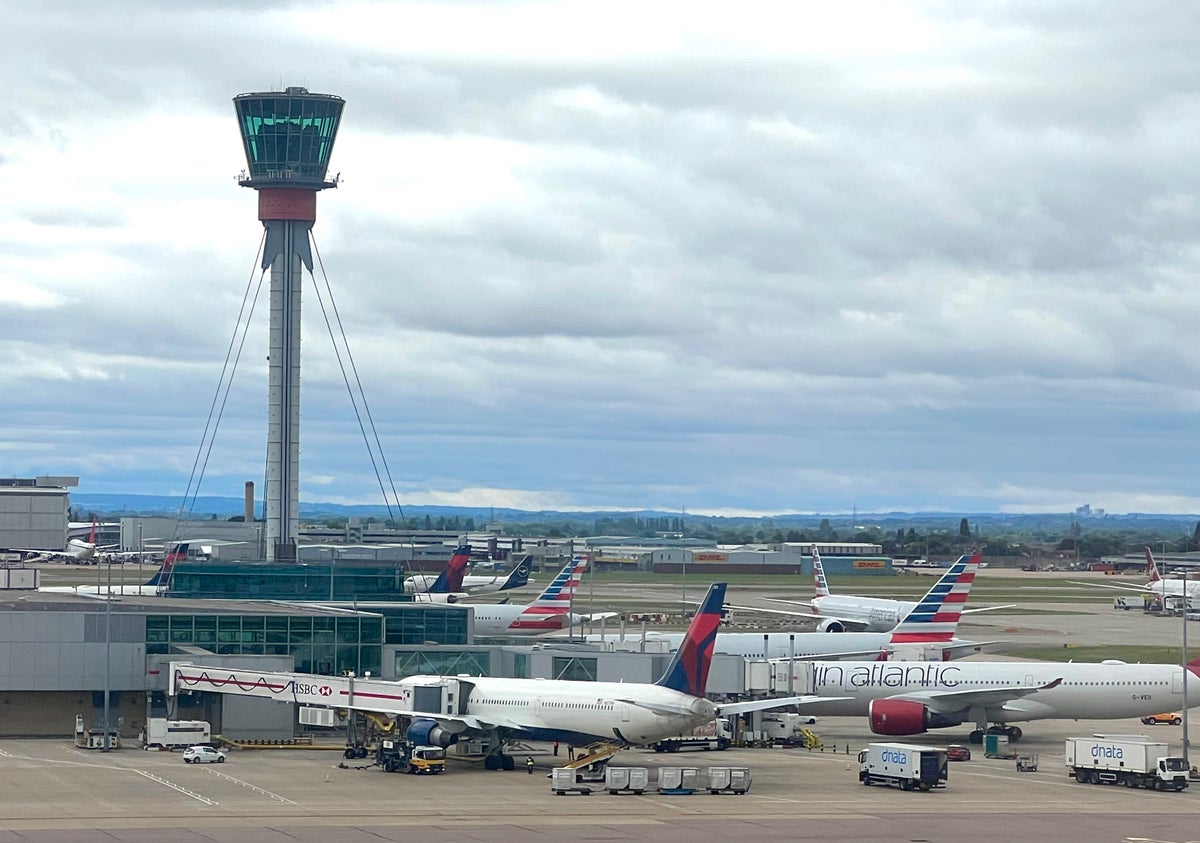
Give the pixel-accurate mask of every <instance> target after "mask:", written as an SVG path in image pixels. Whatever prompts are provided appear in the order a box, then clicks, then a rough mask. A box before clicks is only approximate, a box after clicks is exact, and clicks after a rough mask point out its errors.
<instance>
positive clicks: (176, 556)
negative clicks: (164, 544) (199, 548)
mask: <svg viewBox="0 0 1200 843" xmlns="http://www.w3.org/2000/svg"><path fill="white" fill-rule="evenodd" d="M187 555H188V543H187V542H176V543H175V544H173V545H171V546H170V547H169V548H168V549H167V550H165V551H164V552H163V563H162V567H161V568H159V569H158V570H157V571H156V572H155V573H154V576H152V577H151V578H150V579H148V580H146V582H145V583H144V584H145V585H161V586H163V587H164V588H165V587H166V586H167V585H168V583H170V581H171V571H172V569H174V567H175V563H176V562H186V561H187Z"/></svg>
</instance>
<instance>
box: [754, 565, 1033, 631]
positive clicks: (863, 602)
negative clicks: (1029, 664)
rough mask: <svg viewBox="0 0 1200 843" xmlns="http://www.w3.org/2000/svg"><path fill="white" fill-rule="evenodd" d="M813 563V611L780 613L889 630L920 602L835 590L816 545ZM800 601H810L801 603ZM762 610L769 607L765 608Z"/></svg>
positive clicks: (842, 626) (829, 627)
mask: <svg viewBox="0 0 1200 843" xmlns="http://www.w3.org/2000/svg"><path fill="white" fill-rule="evenodd" d="M960 561H961V560H960ZM812 563H813V581H814V583H815V585H816V592H815V594H814V595H813V599H812V601H811V602H810V603H808V604H807V605H810V606H811V607H812V612H811V613H810V612H798V611H795V610H792V611H788V612H780V614H792V615H800V616H801V617H809V618H820V619H821V620H820V622H819V623H818V624H817V630H818V631H819V632H845V631H846V630H848V629H853V630H860V631H861V630H866V631H868V632H887V631H889V630H892V629H894V628H895V627H896V624H898V623H899V622H900V619H901V618H903V617H904V616H905V615H907V614H908V613H909V612H911V611H912V610H913V609H914V608H915V607H916V606H917V604H916V603H913V602H910V601H907V600H891V599H889V598H886V597H855V596H851V595H842V594H831V593H830V591H829V583H828V581H827V580H826V579H825V568H824V566H822V565H821V554H820V553H818V552H817V548H816V545H814V546H813V552H812ZM767 599H768V600H774V601H775V602H778V603H791V604H795V603H796V601H794V600H781V599H779V598H776V597H768V598H767ZM798 605H806V604H803V603H801V604H798ZM1010 605H1011V604H1010ZM1007 608H1009V606H1008V605H1005V606H985V607H982V608H978V609H963V610H962V613H963V614H964V615H969V614H972V613H973V612H989V611H994V610H996V609H1007ZM760 611H768V610H765V609H764V610H760Z"/></svg>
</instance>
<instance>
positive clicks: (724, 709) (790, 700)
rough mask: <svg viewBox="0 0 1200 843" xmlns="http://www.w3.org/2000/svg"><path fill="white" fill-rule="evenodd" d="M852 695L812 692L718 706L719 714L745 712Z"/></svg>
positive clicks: (847, 698)
mask: <svg viewBox="0 0 1200 843" xmlns="http://www.w3.org/2000/svg"><path fill="white" fill-rule="evenodd" d="M849 699H853V698H852V697H818V696H813V695H811V694H808V695H805V696H803V697H773V698H771V699H768V700H750V701H749V702H740V703H726V704H725V705H719V706H717V716H718V717H724V716H725V715H727V714H745V713H746V712H748V711H766V710H767V709H770V708H782V707H783V706H785V705H808V704H810V703H821V702H838V701H840V700H849Z"/></svg>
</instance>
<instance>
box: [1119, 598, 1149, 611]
mask: <svg viewBox="0 0 1200 843" xmlns="http://www.w3.org/2000/svg"><path fill="white" fill-rule="evenodd" d="M1145 607H1146V598H1144V597H1142V596H1141V595H1140V594H1139V595H1135V594H1120V595H1117V596H1116V597H1114V598H1113V608H1114V609H1124V610H1125V611H1129V610H1130V609H1144V608H1145Z"/></svg>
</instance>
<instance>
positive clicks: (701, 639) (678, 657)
mask: <svg viewBox="0 0 1200 843" xmlns="http://www.w3.org/2000/svg"><path fill="white" fill-rule="evenodd" d="M724 604H725V583H723V582H718V583H713V584H712V585H711V586H709V588H708V594H706V595H704V602H703V603H701V604H700V608H699V610H698V611H697V612H696V615H695V617H693V618H692V622H691V624H690V625H689V626H688V628H687V632H686V633H685V634H684V636H683V641H681V642H680V644H679V649H678V650H676V651H675V656H674V658H672V659H671V663H670V664H669V665H667V671H666V673H664V674H663V675H662V678H661V679H659V680H658V681H657V682H655V683H654V684H655V685H661V686H663V687H664V688H670V689H672V690H674V691H680V692H682V693H684V694H691V695H692V696H693V697H703V696H704V691H705V689H706V688H707V687H708V668H709V667H710V666H711V665H712V655H713V648H714V647H715V646H716V643H717V630H718V629H719V628H720V626H721V615H722V614H724V610H723V606H724Z"/></svg>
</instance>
